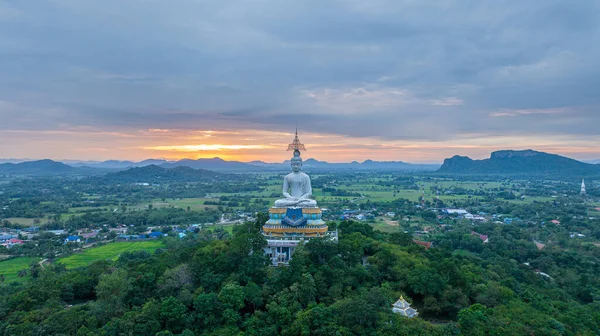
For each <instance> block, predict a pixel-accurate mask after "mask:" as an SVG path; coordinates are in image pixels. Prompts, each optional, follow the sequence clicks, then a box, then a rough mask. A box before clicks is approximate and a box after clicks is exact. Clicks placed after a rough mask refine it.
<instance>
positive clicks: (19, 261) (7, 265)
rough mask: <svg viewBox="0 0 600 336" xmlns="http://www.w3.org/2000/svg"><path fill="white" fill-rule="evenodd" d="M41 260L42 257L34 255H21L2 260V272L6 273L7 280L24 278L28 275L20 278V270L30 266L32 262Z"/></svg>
mask: <svg viewBox="0 0 600 336" xmlns="http://www.w3.org/2000/svg"><path fill="white" fill-rule="evenodd" d="M40 260H41V259H40V258H34V257H20V258H13V259H8V260H3V261H0V274H3V275H4V281H5V282H11V281H21V280H24V279H26V278H27V277H24V278H19V276H18V273H19V271H20V270H22V269H27V268H29V265H30V264H31V263H32V262H38V261H40Z"/></svg>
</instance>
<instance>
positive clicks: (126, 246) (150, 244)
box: [56, 240, 164, 268]
mask: <svg viewBox="0 0 600 336" xmlns="http://www.w3.org/2000/svg"><path fill="white" fill-rule="evenodd" d="M161 247H164V243H163V242H161V241H159V240H149V241H142V242H116V243H110V244H107V245H104V246H100V247H93V248H90V249H87V250H85V251H83V252H81V253H77V254H73V255H70V256H68V257H65V258H60V259H58V260H57V261H56V262H58V263H61V264H64V265H65V266H66V267H67V268H77V267H82V266H87V265H89V264H91V263H92V262H94V261H96V260H106V259H111V260H116V259H117V258H118V257H119V255H120V254H121V253H123V252H131V251H139V250H144V251H148V252H150V253H152V252H154V251H155V250H156V249H158V248H161Z"/></svg>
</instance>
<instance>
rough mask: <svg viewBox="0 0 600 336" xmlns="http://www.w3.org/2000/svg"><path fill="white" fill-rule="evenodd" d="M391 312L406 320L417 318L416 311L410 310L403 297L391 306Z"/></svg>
mask: <svg viewBox="0 0 600 336" xmlns="http://www.w3.org/2000/svg"><path fill="white" fill-rule="evenodd" d="M392 311H393V312H394V313H397V314H400V315H402V316H406V317H408V318H413V317H417V316H418V315H419V313H418V312H417V310H416V309H414V308H411V306H410V304H409V303H408V302H406V300H404V297H402V296H400V298H399V299H398V301H396V302H395V303H394V304H393V305H392Z"/></svg>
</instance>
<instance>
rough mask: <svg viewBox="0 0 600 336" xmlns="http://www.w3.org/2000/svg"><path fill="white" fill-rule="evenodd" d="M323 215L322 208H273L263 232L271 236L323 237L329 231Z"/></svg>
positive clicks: (270, 210)
mask: <svg viewBox="0 0 600 336" xmlns="http://www.w3.org/2000/svg"><path fill="white" fill-rule="evenodd" d="M321 215H322V214H321V209H320V208H276V207H273V208H271V209H269V220H268V221H267V222H266V223H265V225H264V226H263V232H264V233H265V234H267V235H271V236H273V235H275V236H297V235H301V236H308V237H314V236H321V235H323V234H325V233H326V232H327V229H328V228H327V225H325V222H324V221H323V220H322V219H321Z"/></svg>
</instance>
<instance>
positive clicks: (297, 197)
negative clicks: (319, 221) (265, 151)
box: [275, 150, 317, 208]
mask: <svg viewBox="0 0 600 336" xmlns="http://www.w3.org/2000/svg"><path fill="white" fill-rule="evenodd" d="M291 166H292V172H291V173H289V174H287V175H286V176H285V177H284V178H283V196H284V197H285V198H283V199H280V200H277V201H275V207H277V208H291V207H298V208H315V207H317V201H315V200H313V199H311V196H312V187H311V185H310V177H309V176H308V175H306V174H305V173H303V172H302V171H301V170H302V158H301V157H300V152H299V151H298V150H295V151H294V157H293V158H292V160H291Z"/></svg>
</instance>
